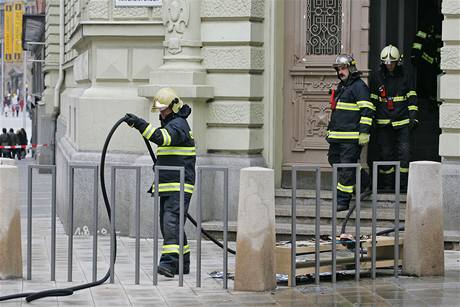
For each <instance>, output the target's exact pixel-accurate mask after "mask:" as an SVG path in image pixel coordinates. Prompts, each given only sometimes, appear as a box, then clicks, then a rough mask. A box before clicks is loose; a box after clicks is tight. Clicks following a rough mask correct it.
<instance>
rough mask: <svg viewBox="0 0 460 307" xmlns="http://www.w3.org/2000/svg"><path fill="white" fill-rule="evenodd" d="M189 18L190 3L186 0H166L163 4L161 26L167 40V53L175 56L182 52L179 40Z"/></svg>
mask: <svg viewBox="0 0 460 307" xmlns="http://www.w3.org/2000/svg"><path fill="white" fill-rule="evenodd" d="M189 18H190V3H189V2H188V0H167V1H164V2H163V24H164V25H165V26H166V30H167V31H168V34H169V38H168V40H167V46H168V52H169V53H171V54H177V53H180V52H181V51H182V47H181V40H182V38H183V34H184V32H185V30H186V28H187V27H188V22H189Z"/></svg>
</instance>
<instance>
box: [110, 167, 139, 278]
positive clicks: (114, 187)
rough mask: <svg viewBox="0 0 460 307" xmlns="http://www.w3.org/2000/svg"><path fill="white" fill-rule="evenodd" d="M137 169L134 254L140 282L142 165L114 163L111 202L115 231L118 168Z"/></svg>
mask: <svg viewBox="0 0 460 307" xmlns="http://www.w3.org/2000/svg"><path fill="white" fill-rule="evenodd" d="M121 169H123V170H135V171H136V190H135V191H136V199H135V203H136V204H135V209H134V210H135V211H134V227H135V230H136V239H135V240H136V242H135V255H134V283H135V284H136V285H138V284H139V279H140V278H139V276H140V250H141V248H140V242H141V241H140V238H141V228H140V221H141V194H140V193H141V192H140V188H141V167H140V166H130V165H114V166H112V167H111V177H110V179H111V181H110V182H111V202H112V211H111V216H110V219H111V223H110V225H111V229H112V231H115V229H116V228H115V225H116V223H115V201H116V199H115V198H116V197H115V189H116V176H117V170H121ZM113 238H114V237H113V236H111V237H110V240H111V242H110V283H114V282H115V261H114V260H115V257H114V254H115V242H114V241H113Z"/></svg>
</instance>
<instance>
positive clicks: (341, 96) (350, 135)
mask: <svg viewBox="0 0 460 307" xmlns="http://www.w3.org/2000/svg"><path fill="white" fill-rule="evenodd" d="M331 109H332V114H331V120H330V121H329V125H328V127H327V141H328V142H329V143H334V142H356V143H357V142H358V140H359V134H360V133H369V131H370V128H371V125H372V119H373V117H374V111H375V106H374V105H373V104H372V103H371V102H370V99H369V88H368V87H367V85H366V84H365V83H364V81H363V80H361V78H360V77H359V74H357V73H355V74H352V75H351V76H350V77H349V78H348V80H347V82H343V81H341V82H340V83H339V85H338V87H337V89H336V90H335V91H332V96H331Z"/></svg>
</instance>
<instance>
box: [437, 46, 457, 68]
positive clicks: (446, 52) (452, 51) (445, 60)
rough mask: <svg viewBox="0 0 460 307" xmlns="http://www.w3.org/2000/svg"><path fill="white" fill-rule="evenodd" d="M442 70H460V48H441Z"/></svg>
mask: <svg viewBox="0 0 460 307" xmlns="http://www.w3.org/2000/svg"><path fill="white" fill-rule="evenodd" d="M441 69H443V70H459V69H460V47H459V46H457V47H454V46H452V47H451V46H444V47H442V48H441Z"/></svg>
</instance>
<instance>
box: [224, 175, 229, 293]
mask: <svg viewBox="0 0 460 307" xmlns="http://www.w3.org/2000/svg"><path fill="white" fill-rule="evenodd" d="M223 257H224V260H223V261H224V286H223V288H224V289H227V288H228V169H224V256H223Z"/></svg>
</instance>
